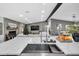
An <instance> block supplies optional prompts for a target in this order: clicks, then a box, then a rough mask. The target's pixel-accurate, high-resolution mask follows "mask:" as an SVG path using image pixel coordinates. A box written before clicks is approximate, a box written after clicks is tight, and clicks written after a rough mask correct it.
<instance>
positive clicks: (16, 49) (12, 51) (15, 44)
mask: <svg viewBox="0 0 79 59" xmlns="http://www.w3.org/2000/svg"><path fill="white" fill-rule="evenodd" d="M28 40H29V39H27V38H24V37H16V38H14V39H12V40H9V41H6V42H3V43H1V44H0V55H20V53H21V52H22V51H23V49H24V48H25V47H26V45H27V44H28Z"/></svg>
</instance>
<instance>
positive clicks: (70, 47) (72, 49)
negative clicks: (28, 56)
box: [53, 37, 79, 55]
mask: <svg viewBox="0 0 79 59" xmlns="http://www.w3.org/2000/svg"><path fill="white" fill-rule="evenodd" d="M53 38H54V39H55V40H56V37H53ZM56 45H57V46H58V47H59V48H60V49H61V50H62V51H63V52H64V54H65V55H79V42H74V41H73V40H72V42H59V41H58V40H56Z"/></svg>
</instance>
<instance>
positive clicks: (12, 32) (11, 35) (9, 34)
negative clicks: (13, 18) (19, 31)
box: [6, 31, 16, 41]
mask: <svg viewBox="0 0 79 59" xmlns="http://www.w3.org/2000/svg"><path fill="white" fill-rule="evenodd" d="M14 37H16V31H9V33H8V35H6V41H7V40H10V39H13V38H14Z"/></svg>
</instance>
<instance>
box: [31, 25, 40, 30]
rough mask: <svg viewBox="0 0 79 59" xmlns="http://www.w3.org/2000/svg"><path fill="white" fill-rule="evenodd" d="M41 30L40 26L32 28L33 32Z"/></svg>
mask: <svg viewBox="0 0 79 59" xmlns="http://www.w3.org/2000/svg"><path fill="white" fill-rule="evenodd" d="M38 30H39V26H38V25H36V26H31V31H38Z"/></svg>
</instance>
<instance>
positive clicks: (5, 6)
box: [0, 3, 57, 24]
mask: <svg viewBox="0 0 79 59" xmlns="http://www.w3.org/2000/svg"><path fill="white" fill-rule="evenodd" d="M56 4H57V3H0V16H2V17H7V18H10V19H12V20H16V21H20V22H23V23H26V24H27V23H33V22H39V21H44V20H46V19H47V17H48V16H49V14H50V13H51V11H52V10H53V9H54V7H55V6H56Z"/></svg>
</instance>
